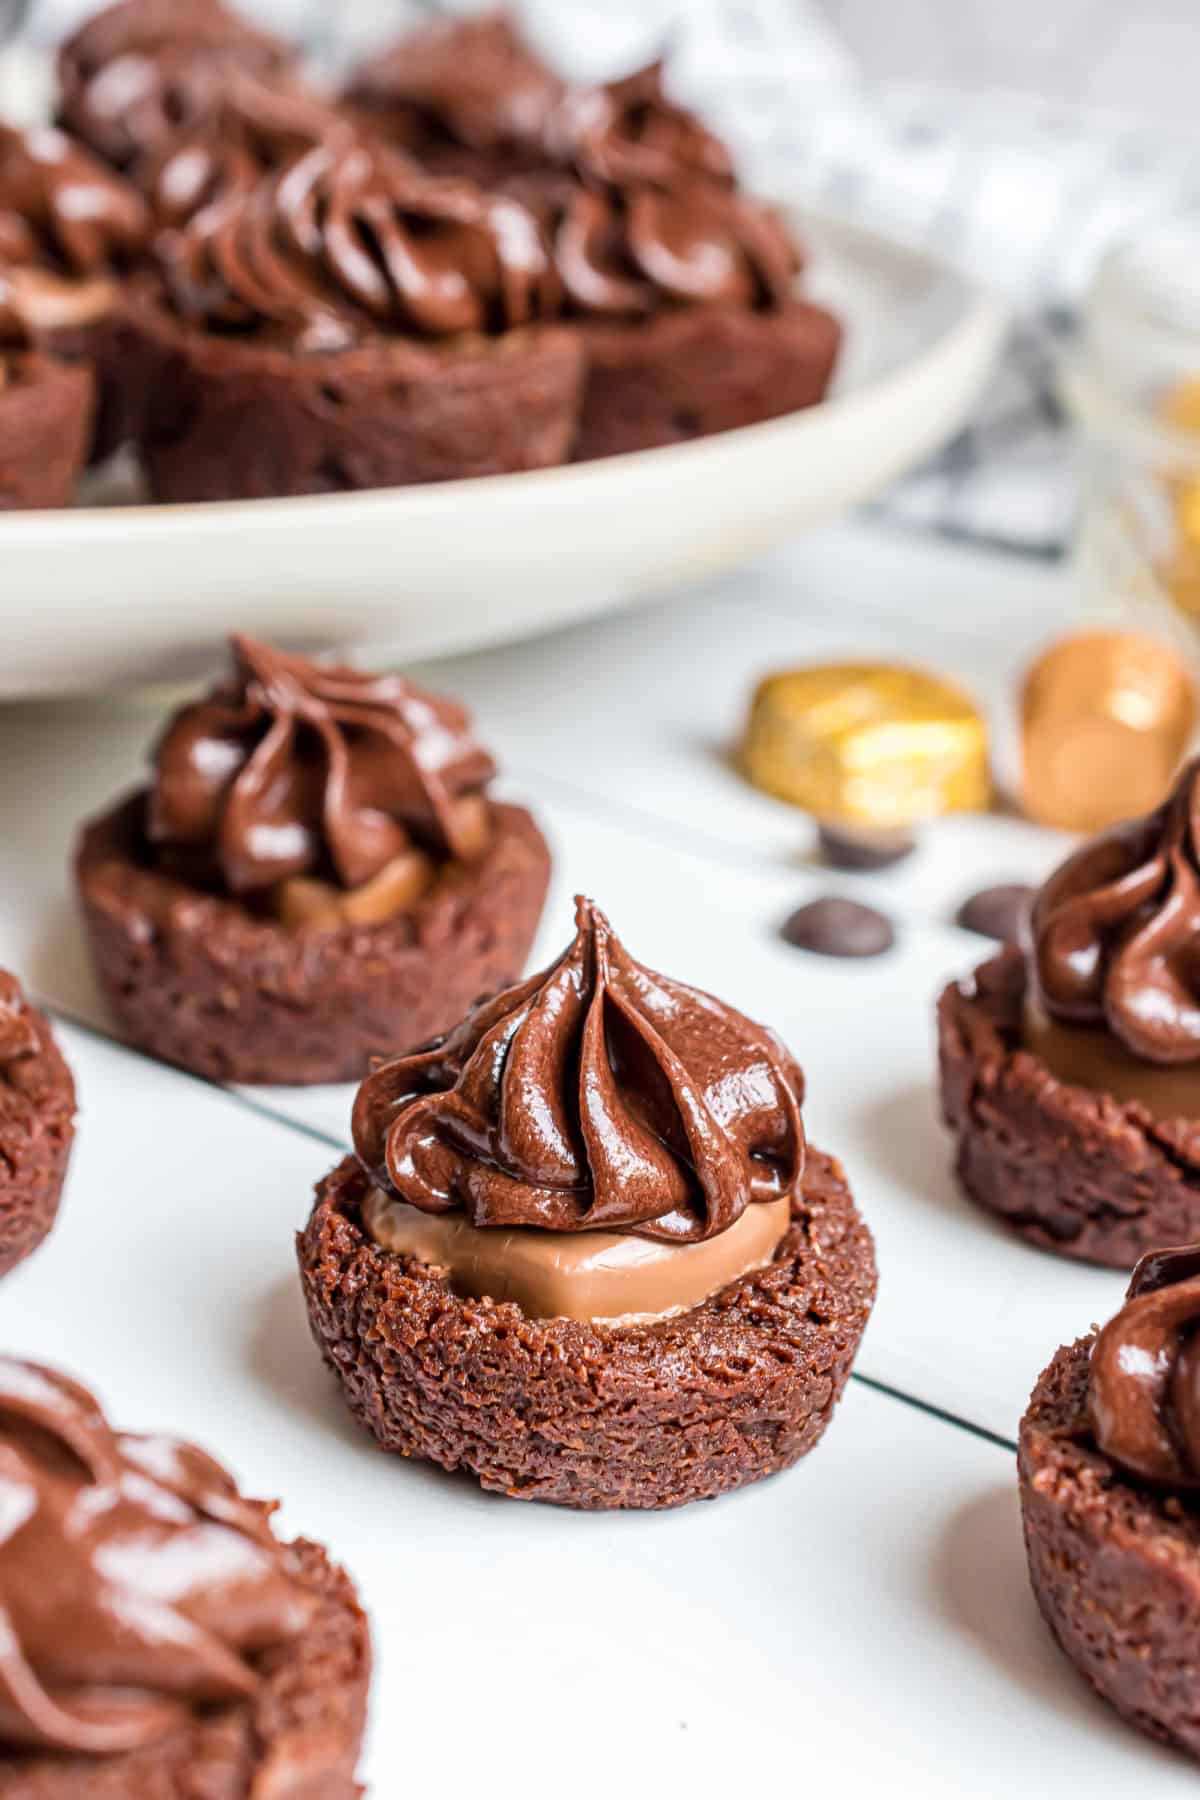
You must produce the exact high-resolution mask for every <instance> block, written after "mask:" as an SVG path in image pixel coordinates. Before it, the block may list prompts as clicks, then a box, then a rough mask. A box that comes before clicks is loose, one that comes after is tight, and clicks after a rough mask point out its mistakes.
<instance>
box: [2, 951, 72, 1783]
mask: <svg viewBox="0 0 1200 1800" xmlns="http://www.w3.org/2000/svg"><path fill="white" fill-rule="evenodd" d="M74 1137H75V1083H74V1081H73V1080H72V1077H71V1071H70V1069H69V1068H68V1067H67V1065H66V1062H65V1061H64V1060H63V1056H62V1052H61V1051H60V1050H59V1048H58V1045H57V1044H56V1043H55V1041H54V1035H53V1033H52V1032H51V1030H50V1026H49V1023H48V1022H47V1020H46V1019H45V1018H43V1016H42V1014H41V1013H40V1012H38V1010H37V1008H36V1007H33V1006H31V1005H30V1004H29V1002H28V1000H27V999H26V998H25V996H24V994H23V993H22V992H21V987H20V983H19V982H18V981H17V980H16V978H15V976H12V975H10V974H9V973H8V971H7V970H6V969H0V1275H6V1274H7V1273H8V1271H9V1270H10V1269H12V1268H15V1266H16V1265H17V1263H19V1262H21V1261H23V1260H24V1258H25V1257H27V1256H28V1255H29V1254H30V1252H31V1251H32V1250H36V1249H37V1247H38V1245H39V1244H40V1243H41V1242H42V1239H43V1238H44V1237H45V1236H46V1235H47V1233H48V1232H49V1231H50V1229H51V1227H52V1226H53V1224H54V1221H55V1218H56V1217H57V1215H58V1205H59V1201H60V1199H61V1198H62V1188H63V1181H64V1179H65V1177H66V1173H67V1163H68V1161H69V1160H70V1155H71V1144H72V1142H73V1140H74ZM0 1736H2V1733H0ZM0 1791H2V1784H0Z"/></svg>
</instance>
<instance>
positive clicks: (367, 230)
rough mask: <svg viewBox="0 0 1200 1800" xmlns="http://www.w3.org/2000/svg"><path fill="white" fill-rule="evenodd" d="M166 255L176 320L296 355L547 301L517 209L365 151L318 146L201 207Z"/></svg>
mask: <svg viewBox="0 0 1200 1800" xmlns="http://www.w3.org/2000/svg"><path fill="white" fill-rule="evenodd" d="M163 255H164V261H165V264H166V269H167V275H168V279H169V282H170V286H171V291H172V294H173V297H174V301H175V304H176V307H177V309H178V310H179V312H180V313H181V314H182V315H183V316H184V317H185V318H189V319H192V320H195V321H197V322H201V323H204V324H207V325H209V326H213V327H216V328H218V329H222V330H226V331H243V332H250V331H266V332H268V333H273V334H275V335H279V336H282V337H284V338H286V339H287V340H288V341H290V342H292V343H293V344H295V345H296V346H297V347H299V348H302V349H312V350H336V349H343V348H346V347H347V346H349V345H351V344H353V343H355V342H357V341H360V340H362V339H363V338H369V337H372V336H375V335H377V334H380V333H384V334H387V333H395V332H405V333H415V334H417V335H420V336H426V337H447V336H451V335H453V334H456V333H462V332H476V331H499V330H504V329H506V328H508V327H510V326H520V325H525V324H528V323H530V322H531V321H533V320H536V319H539V318H542V317H545V316H547V314H549V313H551V312H553V311H554V310H555V309H556V305H557V298H558V290H557V283H556V281H555V279H554V275H553V271H552V268H551V265H550V260H549V257H548V256H547V254H546V251H545V248H544V246H543V244H542V241H541V238H540V236H539V234H538V230H537V226H536V224H535V222H534V220H533V218H532V217H531V216H530V214H529V213H528V212H527V211H526V210H525V208H524V207H523V206H522V205H520V204H519V202H517V201H516V200H513V199H509V198H506V197H503V196H500V195H490V194H484V193H482V192H480V191H479V190H477V189H475V188H473V187H470V186H469V185H467V184H466V183H464V182H459V181H454V180H449V179H441V180H439V179H437V178H435V177H432V176H428V175H425V174H422V172H421V171H420V170H418V169H417V168H415V167H414V166H413V165H412V164H411V163H409V162H408V161H407V160H406V159H405V158H404V157H402V156H399V155H397V154H396V152H394V151H391V150H388V149H386V148H385V147H383V146H381V145H376V146H372V147H368V146H367V145H366V144H365V143H363V142H352V143H349V144H346V143H331V144H321V145H318V146H316V147H315V148H314V149H312V150H310V151H308V152H307V153H306V154H305V155H303V156H301V157H299V158H298V159H296V160H295V161H293V162H292V163H290V164H289V165H288V166H287V167H285V168H284V169H282V170H280V171H278V172H277V173H274V174H269V175H267V176H265V177H264V178H263V179H262V180H261V181H260V182H259V183H258V184H257V185H256V186H255V187H254V188H253V190H252V191H251V192H250V193H249V194H246V195H244V196H240V197H235V198H234V199H233V200H232V201H231V202H230V203H229V204H227V205H218V206H214V207H208V208H206V209H204V210H203V211H202V212H201V213H199V214H198V215H197V217H196V218H194V219H193V220H192V221H191V223H190V224H189V225H188V226H187V227H186V228H185V229H184V230H183V231H181V232H178V233H175V234H170V235H168V236H167V237H166V238H165V239H164V242H163Z"/></svg>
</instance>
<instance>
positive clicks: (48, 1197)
mask: <svg viewBox="0 0 1200 1800" xmlns="http://www.w3.org/2000/svg"><path fill="white" fill-rule="evenodd" d="M21 1013H22V1017H23V1018H24V1019H25V1020H26V1021H27V1022H28V1023H29V1024H30V1025H32V1027H33V1030H34V1032H35V1033H36V1037H37V1048H36V1050H35V1051H34V1054H33V1055H32V1056H28V1057H22V1058H20V1059H19V1060H18V1061H15V1062H13V1063H11V1064H10V1065H9V1066H8V1067H7V1068H0V1275H5V1274H7V1273H8V1271H9V1270H10V1269H13V1268H15V1267H16V1265H17V1264H18V1263H19V1262H22V1261H23V1260H24V1259H25V1257H27V1256H28V1255H29V1254H30V1253H31V1252H32V1251H34V1250H36V1249H37V1247H38V1245H39V1244H40V1243H41V1242H42V1240H43V1238H45V1237H46V1235H47V1234H48V1233H49V1231H50V1229H51V1227H52V1226H53V1224H54V1221H55V1219H56V1218H57V1216H58V1206H59V1201H60V1199H61V1198H62V1189H63V1182H64V1180H65V1178H66V1173H67V1164H68V1162H69V1161H70V1157H71V1144H72V1142H73V1141H74V1137H75V1083H74V1080H73V1078H72V1076H71V1071H70V1069H69V1068H68V1067H67V1064H66V1061H65V1059H64V1057H63V1054H62V1052H61V1050H60V1049H59V1047H58V1045H57V1044H56V1043H55V1041H54V1036H53V1033H52V1032H51V1030H50V1026H49V1024H48V1022H47V1021H46V1020H45V1019H44V1018H43V1017H42V1015H41V1013H39V1012H38V1010H37V1008H36V1007H33V1006H31V1005H30V1004H29V1002H28V1000H23V1001H22V1004H21Z"/></svg>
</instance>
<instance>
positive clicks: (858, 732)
mask: <svg viewBox="0 0 1200 1800" xmlns="http://www.w3.org/2000/svg"><path fill="white" fill-rule="evenodd" d="M741 761H742V767H743V768H744V770H745V772H746V774H747V775H748V776H749V778H750V780H751V781H752V782H753V783H754V784H755V786H756V787H760V788H764V789H765V790H766V792H767V793H769V794H776V795H778V796H779V797H780V798H781V799H783V800H790V801H792V802H793V804H794V805H796V806H802V807H804V808H805V810H806V811H808V812H810V813H813V814H814V815H815V816H816V817H817V818H818V819H823V820H829V821H833V822H836V823H839V824H844V825H852V826H857V827H860V828H862V829H864V830H868V831H889V830H896V829H898V828H902V827H904V826H908V825H914V824H917V823H919V821H920V820H922V819H928V818H932V817H934V816H935V815H937V814H939V813H946V812H968V811H973V810H977V809H978V810H982V809H984V808H986V807H987V806H988V805H989V803H990V800H991V781H990V778H989V775H988V756H987V730H986V727H985V726H984V723H983V720H982V718H981V717H980V715H979V713H978V711H977V710H976V708H975V707H974V706H973V705H972V703H971V701H970V700H969V699H968V697H967V695H966V694H964V693H963V692H962V690H961V689H960V688H958V687H955V686H954V684H953V683H952V682H949V681H946V680H944V679H943V678H942V677H941V676H938V675H931V674H927V673H926V672H925V671H923V670H921V669H908V668H900V667H897V666H895V665H894V664H891V663H835V664H826V665H819V664H818V665H813V666H811V667H808V668H800V669H789V670H787V671H785V672H784V673H782V674H778V675H769V676H768V677H767V678H766V680H765V681H762V682H760V683H759V686H758V688H757V690H756V692H755V695H754V699H753V701H752V703H751V708H750V717H749V720H748V722H747V725H746V733H745V737H744V739H743V743H742V751H741Z"/></svg>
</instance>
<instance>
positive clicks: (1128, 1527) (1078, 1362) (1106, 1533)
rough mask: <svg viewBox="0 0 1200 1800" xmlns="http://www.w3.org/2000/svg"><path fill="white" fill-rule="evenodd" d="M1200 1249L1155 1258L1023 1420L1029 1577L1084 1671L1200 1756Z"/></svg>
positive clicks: (1136, 1720) (1139, 1721)
mask: <svg viewBox="0 0 1200 1800" xmlns="http://www.w3.org/2000/svg"><path fill="white" fill-rule="evenodd" d="M1198 1327H1200V1245H1196V1244H1192V1245H1190V1246H1188V1247H1186V1248H1183V1249H1178V1250H1166V1251H1159V1252H1155V1253H1153V1254H1152V1255H1150V1256H1147V1257H1145V1258H1144V1259H1143V1260H1142V1262H1140V1263H1139V1264H1138V1267H1137V1269H1136V1270H1135V1271H1134V1276H1133V1280H1132V1282H1131V1284H1130V1287H1129V1293H1128V1296H1127V1299H1126V1304H1125V1305H1124V1307H1123V1308H1122V1309H1121V1311H1120V1312H1118V1313H1117V1315H1116V1317H1115V1318H1113V1319H1112V1320H1110V1321H1109V1323H1108V1324H1107V1325H1106V1326H1105V1327H1104V1328H1103V1330H1101V1331H1099V1332H1092V1333H1091V1335H1090V1336H1088V1337H1086V1338H1081V1339H1080V1340H1079V1341H1078V1342H1077V1343H1075V1344H1070V1345H1067V1346H1065V1347H1064V1348H1063V1349H1061V1350H1060V1351H1059V1352H1058V1354H1057V1355H1056V1356H1055V1358H1054V1360H1053V1361H1052V1362H1051V1364H1050V1366H1049V1367H1048V1368H1047V1369H1046V1370H1045V1371H1044V1373H1043V1374H1042V1376H1041V1378H1040V1380H1039V1381H1038V1384H1037V1386H1036V1387H1035V1389H1034V1391H1033V1397H1032V1399H1031V1401H1030V1403H1029V1409H1028V1411H1027V1412H1026V1414H1025V1417H1024V1418H1023V1419H1022V1421H1021V1430H1020V1444H1019V1454H1018V1479H1019V1484H1020V1493H1021V1509H1022V1514H1023V1517H1024V1525H1025V1547H1026V1551H1027V1553H1028V1557H1029V1572H1030V1577H1031V1579H1032V1582H1033V1591H1034V1593H1035V1594H1036V1596H1037V1601H1038V1605H1039V1606H1040V1607H1041V1610H1042V1613H1043V1615H1044V1616H1045V1619H1046V1622H1047V1624H1048V1625H1049V1627H1050V1629H1051V1631H1052V1632H1053V1633H1054V1636H1055V1637H1056V1638H1057V1640H1058V1642H1059V1644H1060V1646H1061V1647H1062V1649H1063V1651H1064V1652H1065V1654H1066V1655H1067V1656H1068V1657H1069V1658H1070V1660H1071V1661H1072V1662H1073V1663H1074V1664H1075V1666H1076V1668H1077V1669H1078V1670H1079V1672H1080V1674H1081V1675H1083V1676H1084V1678H1085V1679H1086V1680H1087V1681H1088V1682H1090V1684H1091V1686H1092V1687H1093V1688H1094V1689H1095V1690H1096V1692H1097V1693H1098V1694H1099V1695H1100V1696H1101V1698H1102V1699H1104V1700H1106V1701H1107V1702H1108V1703H1109V1705H1111V1706H1113V1707H1115V1708H1116V1710H1117V1711H1118V1712H1119V1713H1120V1714H1121V1715H1122V1716H1123V1717H1124V1718H1126V1719H1128V1720H1129V1722H1130V1723H1131V1724H1133V1725H1136V1726H1137V1727H1138V1729H1139V1730H1140V1731H1144V1732H1147V1733H1148V1734H1149V1735H1150V1736H1151V1737H1155V1738H1158V1739H1160V1740H1161V1741H1162V1742H1164V1743H1167V1744H1172V1745H1174V1746H1175V1747H1176V1748H1178V1749H1180V1750H1183V1751H1185V1752H1186V1753H1187V1754H1188V1755H1189V1756H1192V1757H1200V1659H1198V1658H1197V1654H1196V1644H1197V1641H1198V1640H1200V1507H1198V1501H1200V1406H1198V1401H1197V1395H1198V1394H1200V1382H1198V1381H1197V1373H1198V1369H1200V1362H1198V1352H1200V1335H1198V1332H1197V1328H1198Z"/></svg>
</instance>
